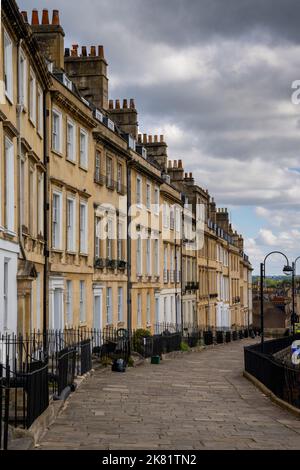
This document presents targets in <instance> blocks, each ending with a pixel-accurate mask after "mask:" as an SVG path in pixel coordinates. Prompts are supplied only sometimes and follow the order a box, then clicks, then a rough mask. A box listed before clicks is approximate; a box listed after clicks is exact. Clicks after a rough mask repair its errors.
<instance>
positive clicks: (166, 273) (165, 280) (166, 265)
mask: <svg viewBox="0 0 300 470" xmlns="http://www.w3.org/2000/svg"><path fill="white" fill-rule="evenodd" d="M167 281H168V247H167V245H165V247H164V282H167Z"/></svg>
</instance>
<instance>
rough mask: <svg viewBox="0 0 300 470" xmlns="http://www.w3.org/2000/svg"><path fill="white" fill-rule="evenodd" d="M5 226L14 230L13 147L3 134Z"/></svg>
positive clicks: (9, 229) (11, 230)
mask: <svg viewBox="0 0 300 470" xmlns="http://www.w3.org/2000/svg"><path fill="white" fill-rule="evenodd" d="M4 145H5V227H6V229H7V230H8V231H9V232H11V233H14V232H15V149H14V144H13V142H12V141H11V140H10V139H9V138H8V137H7V136H5V139H4Z"/></svg>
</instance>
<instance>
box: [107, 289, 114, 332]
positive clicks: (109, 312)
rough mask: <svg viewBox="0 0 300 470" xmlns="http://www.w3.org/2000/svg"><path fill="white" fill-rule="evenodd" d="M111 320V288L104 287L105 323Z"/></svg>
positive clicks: (109, 323)
mask: <svg viewBox="0 0 300 470" xmlns="http://www.w3.org/2000/svg"><path fill="white" fill-rule="evenodd" d="M112 322H113V315H112V288H111V287H107V289H106V323H107V324H108V325H111V324H112Z"/></svg>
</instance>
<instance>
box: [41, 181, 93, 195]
mask: <svg viewBox="0 0 300 470" xmlns="http://www.w3.org/2000/svg"><path fill="white" fill-rule="evenodd" d="M50 181H51V183H54V184H56V185H57V186H60V187H61V188H65V189H66V190H67V191H72V192H73V193H76V194H79V196H81V197H83V198H86V199H89V198H90V197H91V196H92V195H91V194H89V193H87V192H86V191H82V190H81V189H78V188H75V186H72V185H70V184H68V183H66V182H65V181H62V180H60V179H58V178H55V177H54V176H51V177H50Z"/></svg>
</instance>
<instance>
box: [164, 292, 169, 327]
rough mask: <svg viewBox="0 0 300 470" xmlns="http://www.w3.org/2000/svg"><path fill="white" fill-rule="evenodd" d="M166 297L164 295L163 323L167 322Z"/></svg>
mask: <svg viewBox="0 0 300 470" xmlns="http://www.w3.org/2000/svg"><path fill="white" fill-rule="evenodd" d="M167 303H168V298H167V297H164V323H167V314H168V304H167Z"/></svg>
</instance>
